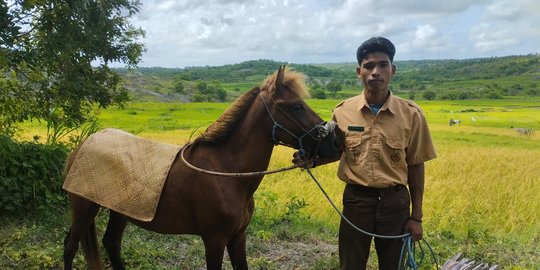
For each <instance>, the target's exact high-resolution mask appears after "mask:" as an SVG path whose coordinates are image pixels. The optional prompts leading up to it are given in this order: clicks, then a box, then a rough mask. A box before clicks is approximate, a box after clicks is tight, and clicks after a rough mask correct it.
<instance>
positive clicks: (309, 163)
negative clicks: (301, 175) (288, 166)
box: [292, 151, 315, 168]
mask: <svg viewBox="0 0 540 270" xmlns="http://www.w3.org/2000/svg"><path fill="white" fill-rule="evenodd" d="M298 152H299V151H296V152H294V154H293V160H292V162H293V163H294V164H300V163H304V165H303V166H302V168H313V167H315V161H314V159H309V160H306V159H305V157H302V156H300V153H298Z"/></svg>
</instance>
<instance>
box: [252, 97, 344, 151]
mask: <svg viewBox="0 0 540 270" xmlns="http://www.w3.org/2000/svg"><path fill="white" fill-rule="evenodd" d="M259 96H260V97H261V100H262V102H263V104H264V107H265V108H266V111H267V112H268V115H269V116H270V119H272V122H274V125H273V126H272V139H271V140H272V143H274V145H284V146H288V147H291V148H294V146H293V145H290V144H287V143H284V142H283V141H280V140H278V139H277V138H276V133H277V130H278V129H281V130H283V131H285V132H286V133H287V134H289V135H290V136H291V137H293V138H295V139H296V140H298V154H299V155H300V156H301V157H302V156H303V155H305V154H306V152H305V150H304V145H303V143H302V141H303V139H304V137H306V136H309V137H311V138H312V139H313V140H315V141H316V142H317V147H316V148H315V151H317V150H318V149H319V145H320V143H321V140H322V139H324V138H325V137H326V136H328V134H329V133H330V132H331V130H330V129H332V130H333V125H332V124H330V123H328V122H326V121H323V122H321V123H319V124H317V125H315V126H314V127H312V128H311V129H309V130H306V129H304V128H303V127H302V125H300V124H299V123H298V122H297V121H295V120H294V119H293V118H292V117H291V116H290V115H289V114H287V113H286V112H284V111H283V110H282V109H281V107H280V106H279V105H278V104H277V103H276V101H275V100H274V99H273V98H272V97H270V99H271V100H272V103H273V105H274V106H275V107H276V108H277V109H278V110H279V112H281V113H282V114H283V115H285V117H287V118H288V119H289V120H290V121H291V122H293V123H294V124H295V125H296V126H298V127H299V128H300V129H302V131H304V134H302V135H300V136H297V135H295V134H294V133H293V132H291V131H290V130H288V129H287V128H285V127H284V126H283V125H281V124H279V123H278V122H277V121H276V119H275V117H274V115H273V114H272V112H271V111H270V108H269V107H268V103H267V102H266V100H264V97H263V96H262V95H261V94H259ZM313 131H316V132H317V135H315V136H313V135H312V132H313Z"/></svg>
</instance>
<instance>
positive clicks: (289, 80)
mask: <svg viewBox="0 0 540 270" xmlns="http://www.w3.org/2000/svg"><path fill="white" fill-rule="evenodd" d="M276 76H277V72H274V74H272V75H270V76H268V77H267V78H266V79H265V80H264V81H263V82H262V84H261V87H260V88H259V87H255V88H253V89H251V90H250V91H248V92H246V93H244V94H243V95H241V96H240V97H239V98H237V99H236V101H235V102H234V103H233V104H232V105H231V106H230V107H229V108H228V109H227V110H226V111H225V112H224V113H223V114H222V115H221V116H220V117H219V118H218V119H217V120H216V121H215V122H213V123H212V124H210V126H208V128H207V129H206V131H205V132H204V133H203V134H202V135H201V136H199V137H198V138H197V139H195V141H194V142H193V144H198V143H201V142H220V141H222V140H223V139H225V138H227V137H228V136H229V135H230V134H231V131H232V130H233V129H234V128H235V127H236V125H237V124H238V122H240V120H241V119H243V117H244V116H245V115H246V114H247V111H248V110H249V108H250V107H251V105H252V104H253V102H254V100H255V98H257V96H258V95H259V93H260V92H261V91H268V92H269V93H270V94H273V93H274V91H275V86H274V82H275V80H276ZM283 83H284V84H285V86H287V87H288V88H289V89H291V90H292V91H294V92H295V93H296V94H297V95H298V96H299V97H301V98H302V99H304V98H307V97H309V92H308V90H307V86H306V83H305V81H304V74H302V73H298V72H294V71H290V70H289V69H287V68H285V72H284V79H283Z"/></svg>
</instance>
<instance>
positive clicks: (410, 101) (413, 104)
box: [406, 99, 422, 112]
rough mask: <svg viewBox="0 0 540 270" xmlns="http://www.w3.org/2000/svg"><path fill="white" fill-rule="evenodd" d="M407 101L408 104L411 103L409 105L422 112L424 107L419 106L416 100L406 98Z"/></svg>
mask: <svg viewBox="0 0 540 270" xmlns="http://www.w3.org/2000/svg"><path fill="white" fill-rule="evenodd" d="M406 101H407V104H409V106H411V107H413V108H415V109H417V110H418V111H419V112H422V109H420V106H418V104H416V103H415V102H414V101H412V100H408V99H406Z"/></svg>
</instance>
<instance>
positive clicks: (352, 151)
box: [345, 133, 365, 164]
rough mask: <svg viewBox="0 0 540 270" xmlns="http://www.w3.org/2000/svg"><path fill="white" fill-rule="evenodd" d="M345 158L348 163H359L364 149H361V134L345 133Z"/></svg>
mask: <svg viewBox="0 0 540 270" xmlns="http://www.w3.org/2000/svg"><path fill="white" fill-rule="evenodd" d="M345 147H346V149H345V158H346V159H347V162H348V163H349V164H359V163H360V160H361V159H362V155H363V154H364V152H365V151H363V150H362V148H363V146H362V134H359V133H349V134H346V135H345Z"/></svg>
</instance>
